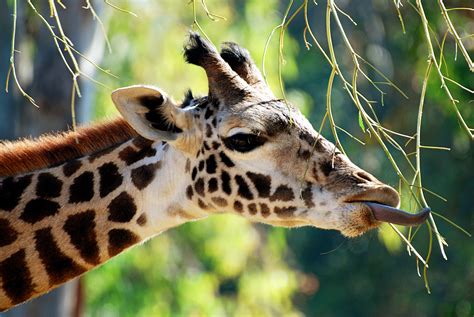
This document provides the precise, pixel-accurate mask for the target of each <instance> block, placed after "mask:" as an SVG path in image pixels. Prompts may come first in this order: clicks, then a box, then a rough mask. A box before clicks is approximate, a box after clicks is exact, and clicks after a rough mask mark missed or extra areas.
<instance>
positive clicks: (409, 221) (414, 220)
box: [363, 202, 431, 227]
mask: <svg viewBox="0 0 474 317" xmlns="http://www.w3.org/2000/svg"><path fill="white" fill-rule="evenodd" d="M363 204H365V205H367V206H368V207H369V208H370V210H371V212H372V215H373V217H374V219H375V220H377V221H382V222H389V223H392V224H396V225H402V226H410V227H411V226H417V225H420V224H422V223H423V222H424V221H425V220H426V218H428V216H429V215H430V212H431V209H430V208H424V209H422V210H421V211H420V212H419V213H416V214H411V213H408V212H406V211H403V210H401V209H397V208H394V207H390V206H387V205H383V204H379V203H375V202H363Z"/></svg>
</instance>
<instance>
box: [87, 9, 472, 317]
mask: <svg viewBox="0 0 474 317" xmlns="http://www.w3.org/2000/svg"><path fill="white" fill-rule="evenodd" d="M206 3H207V5H208V7H209V10H210V11H211V12H212V13H215V14H218V15H221V16H224V17H225V18H226V19H225V20H219V21H217V22H216V21H212V20H210V19H209V18H208V17H207V16H206V14H205V12H204V10H203V9H202V7H201V6H200V2H197V3H196V7H197V9H198V10H197V18H198V21H199V23H200V25H201V26H202V28H203V30H204V31H205V32H206V33H207V35H208V36H209V37H210V39H211V40H212V41H213V42H214V43H215V44H218V43H220V42H223V41H235V42H238V43H240V44H241V45H242V46H244V47H246V48H248V49H249V51H250V52H251V54H252V56H253V58H254V59H255V61H256V62H257V65H259V66H260V65H261V63H262V56H263V50H264V46H265V42H266V40H267V38H268V35H269V34H270V32H271V31H272V29H273V28H274V27H275V26H276V25H278V24H279V23H280V22H281V18H282V15H283V13H284V11H285V9H286V6H287V5H288V1H284V0H267V1H261V0H248V1H239V0H229V1H222V0H221V1H219V0H212V1H207V2H206ZM337 3H338V5H339V7H340V8H341V9H343V10H345V11H346V12H349V13H350V14H351V16H352V18H353V19H354V20H355V21H356V22H357V26H354V25H352V24H351V23H350V21H349V20H346V19H344V20H343V24H344V27H346V29H347V31H348V32H349V34H348V35H349V37H350V39H351V41H352V43H353V45H354V47H355V48H356V50H357V51H358V52H359V53H360V54H361V55H362V56H364V57H365V58H367V59H368V60H369V61H370V62H371V63H373V64H374V65H375V66H377V67H378V68H379V69H380V70H382V71H383V72H384V73H385V74H386V75H387V76H388V77H389V78H390V79H391V80H393V81H394V82H395V83H396V84H397V85H398V86H399V87H400V88H401V89H402V90H403V91H404V92H405V93H406V94H407V95H408V97H409V99H408V100H407V99H405V98H403V97H402V96H401V95H400V94H398V93H397V92H396V91H395V90H393V89H390V88H389V87H386V89H385V91H386V95H385V96H384V105H383V106H382V105H381V104H380V103H379V104H377V105H376V106H375V108H376V112H377V115H378V117H379V118H380V120H381V122H382V123H383V124H384V126H386V127H388V128H390V129H393V130H395V131H399V132H402V133H405V134H408V135H413V134H414V133H415V132H416V115H417V110H418V107H417V106H418V98H419V94H420V90H421V83H422V79H423V75H424V72H425V68H426V60H427V56H428V54H427V48H426V45H425V43H424V42H423V33H422V29H421V26H420V23H419V17H418V15H417V13H416V12H415V10H413V8H411V6H410V3H409V2H405V1H403V3H404V7H403V9H402V14H403V17H404V22H405V28H406V34H403V33H402V29H401V26H400V22H399V19H398V16H397V13H396V10H395V7H394V5H393V3H392V2H391V1H382V0H363V1H353V2H350V1H342V0H341V1H337ZM114 4H117V5H118V6H119V7H121V8H125V9H127V10H130V11H132V12H134V13H136V14H137V15H138V18H137V17H134V16H132V15H130V14H127V13H123V12H119V11H117V10H114V9H112V8H110V7H107V8H105V10H103V12H102V13H101V18H102V19H103V21H104V24H105V28H106V29H107V33H108V36H109V38H110V42H111V46H112V49H113V51H112V53H107V52H106V53H105V55H104V57H103V61H102V63H101V65H102V66H103V67H104V68H106V69H110V71H111V72H112V73H114V74H116V75H118V77H119V78H118V79H117V78H113V77H110V76H107V75H104V74H101V73H98V74H97V76H96V79H97V80H98V81H100V82H102V83H104V84H105V85H107V86H108V87H110V88H112V89H115V88H118V87H121V86H125V85H131V84H137V83H147V84H153V85H156V86H158V87H161V88H162V89H163V90H165V91H167V92H168V93H169V94H171V95H172V96H174V97H175V99H177V100H179V99H181V98H182V96H183V93H184V91H185V90H186V89H188V88H192V89H193V91H194V92H195V94H206V93H207V80H206V77H205V74H204V72H203V71H202V70H201V69H199V68H198V67H195V66H191V65H186V64H185V63H184V61H183V58H182V47H183V43H184V38H185V34H186V32H187V30H189V29H190V27H191V25H192V22H193V10H192V4H191V3H188V2H187V1H174V0H160V1H151V0H148V1H147V0H140V1H126V0H121V1H115V2H114ZM469 4H470V1H448V2H447V6H449V7H463V6H468V5H469ZM325 9H326V2H323V1H319V2H318V5H313V4H311V5H310V11H309V18H310V23H311V24H312V25H313V27H314V30H315V31H316V34H317V36H318V38H319V39H320V40H321V42H322V43H323V46H324V47H326V42H325V31H324V27H325V17H324V14H325ZM425 9H426V11H427V15H428V16H429V17H430V22H431V23H432V28H433V29H434V30H437V28H436V27H437V26H438V25H442V22H443V21H442V17H441V15H440V14H439V12H438V8H437V5H436V6H435V5H434V4H430V5H429V6H428V4H427V5H426V8H425ZM451 15H452V18H453V20H454V21H455V22H456V25H457V26H458V28H459V31H463V32H462V33H463V34H464V33H466V34H470V33H473V30H474V15H473V13H472V12H470V11H458V12H454V13H452V14H451ZM303 29H304V19H303V17H302V16H299V17H297V18H296V19H295V20H294V21H293V22H292V23H291V25H290V27H289V30H288V32H287V33H286V38H285V45H284V55H285V63H284V67H283V79H284V82H285V87H286V93H287V97H288V99H289V100H290V101H291V102H292V103H293V104H295V105H296V106H298V107H300V109H301V110H302V111H303V112H304V113H305V114H306V115H307V116H308V117H309V118H310V120H311V122H312V123H313V126H315V127H316V128H318V127H319V125H320V122H321V119H322V116H323V115H324V112H325V107H326V105H325V102H326V85H327V81H328V77H329V74H330V71H331V68H330V67H329V65H328V64H327V62H326V61H325V60H324V58H323V56H322V55H321V53H320V52H319V51H318V50H317V49H316V48H314V47H313V48H311V49H310V50H307V49H306V47H305V45H304V40H303ZM440 29H441V30H445V29H444V28H442V27H441V28H440ZM334 32H335V34H336V31H334ZM443 35H444V33H443V32H434V33H433V36H435V37H436V38H438V39H439V40H441V39H442V37H443ZM334 41H335V43H334V46H335V49H336V51H337V52H340V54H341V58H340V60H341V63H342V65H341V66H342V67H343V68H344V67H345V65H346V63H347V65H350V64H349V62H350V60H349V58H348V56H347V54H346V53H344V47H343V45H342V43H341V41H340V36H338V35H335V39H334ZM465 43H466V45H467V47H468V49H469V50H470V53H471V55H472V52H473V48H474V44H473V41H472V39H471V40H469V39H468V40H467V41H466V42H465ZM458 55H459V56H457V59H455V49H454V42H453V40H452V39H448V41H447V42H446V51H445V58H446V59H447V60H448V64H449V75H450V76H451V77H452V78H453V79H456V80H458V81H460V82H461V83H463V84H464V85H466V86H468V87H470V88H472V86H473V84H474V80H473V75H472V73H470V72H469V69H468V67H467V65H466V63H465V61H464V60H463V59H462V58H461V56H460V54H459V53H458ZM277 69H278V35H277V36H275V38H274V39H273V40H272V41H271V43H270V48H269V51H268V54H267V57H266V71H267V79H268V82H269V84H270V86H271V87H272V88H273V90H274V91H275V93H276V94H280V95H281V93H280V88H279V81H278V71H277ZM349 71H351V68H349ZM369 73H370V72H369ZM370 74H371V75H373V76H375V75H376V74H375V73H373V72H372V73H370ZM435 77H436V76H435V75H434V74H433V75H432V77H431V78H432V80H430V82H429V88H428V89H429V90H428V95H427V100H426V105H425V108H426V109H425V113H424V125H423V131H422V133H423V136H422V140H423V143H424V144H427V145H437V146H445V147H449V148H451V151H432V150H423V152H422V172H423V181H424V185H425V186H426V187H427V188H428V189H430V190H433V191H435V192H437V193H439V194H441V195H442V196H444V197H446V198H447V199H448V201H447V202H444V201H442V200H440V199H438V198H436V197H435V196H433V195H430V194H426V195H427V199H428V202H429V204H430V206H431V207H432V208H433V210H435V211H437V212H439V213H441V214H443V215H444V216H446V217H448V218H449V219H451V220H453V221H455V222H456V223H458V224H459V225H461V226H462V227H463V228H465V229H466V230H468V231H469V232H474V208H473V207H472V206H473V204H472V201H471V199H472V198H473V194H474V172H473V169H474V164H473V163H474V159H473V158H474V155H473V143H472V141H471V140H469V138H468V136H467V135H466V134H465V132H464V131H462V130H461V129H460V127H459V124H458V122H457V120H456V117H455V115H454V114H453V112H452V111H451V106H450V105H449V101H448V99H447V98H446V96H445V94H444V92H443V91H442V90H441V88H440V83H439V81H438V80H436V79H435ZM349 78H350V73H349ZM360 89H361V91H363V92H364V94H365V95H366V96H368V97H370V99H373V100H380V95H379V94H378V92H377V91H376V90H375V89H373V88H372V87H371V86H369V85H368V84H367V82H364V81H363V80H361V83H360ZM452 90H453V92H454V94H455V96H456V98H457V99H459V100H460V108H461V109H462V113H463V114H464V116H465V118H466V121H467V122H468V124H470V126H473V125H474V110H473V108H472V107H473V101H472V99H473V98H472V94H469V93H467V92H465V91H463V90H461V89H458V88H456V87H455V86H453V87H452ZM110 91H111V90H110V89H106V88H101V87H99V88H97V89H96V92H95V93H94V95H93V98H92V102H93V104H94V110H93V114H94V115H93V116H94V119H95V120H100V119H103V118H104V117H113V116H116V115H117V112H116V110H115V109H114V107H113V105H112V102H111V101H110V97H109V96H110ZM332 95H333V112H334V116H335V119H336V121H337V123H338V125H339V126H341V127H343V128H344V129H346V130H347V131H349V132H350V133H352V134H353V135H355V136H356V137H358V138H359V139H361V140H363V141H364V142H365V143H366V145H365V146H361V145H360V144H359V143H357V142H355V141H354V140H353V139H351V138H350V137H348V136H347V135H345V134H344V133H340V137H341V140H342V144H343V145H344V148H345V150H346V151H347V153H348V155H349V157H350V158H351V159H352V160H353V161H354V162H355V163H356V164H358V165H359V166H361V167H362V168H364V169H366V170H367V171H369V172H371V173H373V174H374V175H376V176H377V177H378V178H380V179H382V180H384V181H386V182H388V183H389V184H392V185H393V186H395V187H396V186H397V185H398V178H397V176H396V173H395V172H394V171H393V169H392V168H391V165H390V163H389V162H388V160H387V159H386V157H385V155H384V153H383V151H382V150H381V149H380V148H379V147H378V146H377V145H376V142H375V140H374V139H373V138H371V137H370V135H368V134H364V133H363V132H362V131H361V128H360V127H359V124H358V119H357V116H358V113H357V110H356V108H355V107H354V105H353V104H352V102H351V101H350V99H349V98H348V96H347V94H346V93H345V91H344V90H343V89H342V88H341V85H340V82H339V81H338V80H337V79H336V83H335V86H334V88H333V93H332ZM323 134H324V135H325V136H326V137H327V138H328V139H330V140H333V137H332V135H331V132H330V130H329V128H328V126H326V127H325V129H324V130H323ZM399 140H401V139H399ZM412 143H413V142H412ZM413 146H414V145H413V144H410V145H409V146H408V147H407V149H406V151H407V152H411V151H413V149H414V147H413ZM391 150H393V149H391ZM392 152H393V153H394V155H395V158H397V160H398V161H399V162H400V165H401V167H402V168H404V169H405V170H407V166H406V164H404V163H403V160H402V158H401V156H399V155H397V153H396V151H395V150H393V151H392ZM404 203H405V204H408V203H409V202H407V200H405V202H404ZM436 220H437V223H438V226H439V229H440V232H441V233H442V234H443V235H444V236H445V238H446V239H447V241H448V243H449V248H448V249H447V250H448V252H447V253H448V261H444V260H443V259H442V257H441V254H440V252H439V249H438V248H437V246H436V243H435V244H434V247H433V254H432V258H431V260H430V269H429V270H428V278H429V282H430V285H431V290H432V293H431V294H428V293H427V291H426V289H425V285H424V281H423V278H421V277H419V276H418V275H417V269H416V263H415V259H414V257H413V256H412V257H409V256H408V254H407V252H406V249H405V246H404V244H403V243H402V242H401V241H400V240H399V238H398V237H397V236H396V235H395V234H394V232H393V231H392V230H391V229H390V228H389V227H382V228H381V229H380V230H375V231H371V232H369V233H367V234H366V235H364V236H362V237H360V238H356V239H346V238H344V237H343V236H341V235H340V234H339V233H337V232H333V231H323V230H317V229H311V228H300V229H293V230H288V229H281V228H272V227H269V226H264V225H260V224H253V223H250V222H248V221H247V220H245V219H243V218H240V217H237V216H233V215H219V216H213V217H210V218H208V219H206V220H203V221H199V222H194V223H190V224H186V225H184V226H181V227H179V228H177V229H173V230H171V231H169V232H166V233H163V234H161V235H159V236H157V237H156V238H154V239H152V240H151V241H148V242H146V243H144V245H141V246H139V247H135V248H133V249H132V250H130V251H128V252H126V253H125V254H122V255H121V256H119V257H117V258H115V259H113V260H111V261H110V262H108V263H107V264H106V265H104V266H102V267H100V268H98V269H96V270H94V271H92V272H90V273H88V274H87V275H86V276H85V296H86V311H85V315H86V316H105V317H106V316H226V315H227V316H302V315H307V316H473V314H474V243H473V241H472V239H471V238H469V237H467V236H466V235H464V234H462V233H461V232H460V231H458V230H457V229H455V228H454V227H453V226H451V225H449V224H448V223H447V222H445V221H443V220H441V219H439V218H436ZM428 239H429V238H428V233H427V230H426V226H424V227H423V228H422V229H421V230H420V232H419V233H418V235H417V237H416V238H415V246H416V247H417V249H418V250H419V251H420V252H421V253H422V254H423V255H426V252H427V248H428Z"/></svg>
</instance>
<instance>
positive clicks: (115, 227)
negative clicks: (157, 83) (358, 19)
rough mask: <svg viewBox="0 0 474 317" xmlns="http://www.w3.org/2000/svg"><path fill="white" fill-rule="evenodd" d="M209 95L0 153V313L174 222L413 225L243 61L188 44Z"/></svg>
mask: <svg viewBox="0 0 474 317" xmlns="http://www.w3.org/2000/svg"><path fill="white" fill-rule="evenodd" d="M184 57H185V59H186V61H187V62H188V63H190V64H194V65H197V66H200V67H202V68H203V69H204V70H205V72H206V74H207V78H208V84H209V93H208V95H207V96H204V97H198V98H195V97H193V95H192V93H191V92H190V91H189V92H188V93H187V94H186V96H185V98H184V100H183V101H182V102H181V103H176V102H175V101H173V99H172V98H170V97H169V96H167V95H166V93H165V92H163V91H162V90H160V89H159V88H156V87H153V86H147V85H136V86H130V87H125V88H120V89H117V90H115V91H114V92H113V93H112V100H113V102H114V104H115V106H116V107H117V109H118V110H119V112H120V114H121V118H118V119H115V120H112V121H110V122H106V123H101V124H96V125H92V126H89V127H84V128H80V129H78V130H77V131H75V132H68V133H62V134H56V135H46V136H42V137H40V138H38V139H36V140H30V139H26V140H21V141H16V142H3V143H1V144H0V310H1V311H4V310H7V309H9V308H11V307H13V306H15V305H17V304H19V303H22V302H24V301H26V300H28V299H31V298H33V297H36V296H38V295H41V294H43V293H45V292H48V291H49V290H51V289H53V288H55V287H57V286H59V285H61V284H62V283H64V282H66V281H68V280H70V279H72V278H75V277H77V276H80V275H81V274H83V273H85V272H87V271H89V270H91V269H93V268H95V267H97V266H98V265H101V264H102V263H104V262H106V261H107V260H109V259H110V258H112V257H114V256H116V255H118V254H119V253H121V252H122V251H124V250H126V249H127V248H129V247H131V246H133V245H136V244H139V243H141V242H143V241H145V240H147V239H149V238H151V237H153V236H154V235H157V234H159V233H161V232H163V231H165V230H167V229H169V228H172V227H175V226H178V225H180V224H183V223H186V222H189V221H194V220H198V219H202V218H205V217H207V216H209V215H212V214H215V213H219V212H233V213H237V214H240V215H242V216H243V217H246V218H248V219H250V220H251V221H256V222H263V223H266V224H271V225H275V226H284V227H300V226H313V227H318V228H323V229H336V230H339V231H340V232H341V233H342V234H343V235H345V236H347V237H354V236H358V235H360V234H362V233H364V232H366V231H367V230H369V229H372V228H375V227H377V226H378V225H379V224H380V223H381V222H384V221H385V222H392V223H398V224H402V225H416V224H420V223H422V222H423V221H424V220H425V219H426V217H427V216H428V213H429V210H424V211H422V212H420V213H418V214H409V213H406V212H404V211H402V210H399V209H396V207H397V206H398V205H399V196H398V194H397V192H396V191H395V190H394V189H393V188H392V187H390V186H388V185H386V184H384V183H382V182H380V181H379V180H377V179H376V178H375V177H374V176H372V175H371V174H369V173H368V172H366V171H364V170H362V169H361V168H359V167H357V166H356V165H354V164H353V163H352V162H351V161H350V160H349V159H348V158H347V157H346V156H345V155H343V154H342V153H341V152H340V151H339V150H338V149H337V148H336V147H335V146H334V145H333V144H332V143H331V142H329V141H327V140H326V139H325V138H324V137H322V136H321V135H319V134H318V133H317V132H316V131H315V130H314V129H313V128H312V126H311V124H310V123H309V122H308V120H307V119H306V118H304V116H303V115H302V114H301V113H300V112H299V110H298V109H297V108H295V107H293V106H292V105H290V104H287V103H286V102H285V101H284V100H280V99H277V98H275V96H274V95H273V93H272V92H271V90H270V89H269V87H268V86H267V85H266V83H265V81H264V79H263V77H262V75H261V73H260V72H259V70H258V69H257V67H256V66H255V64H254V62H253V61H252V59H251V57H250V55H249V53H248V51H247V50H246V49H244V48H242V47H240V46H238V45H237V44H235V43H231V42H227V43H224V44H223V48H222V50H221V51H220V52H218V51H217V49H216V48H215V47H214V46H212V45H211V44H210V43H209V42H208V41H206V40H205V39H203V38H202V37H200V36H199V35H198V34H196V33H190V35H189V39H188V41H187V44H186V45H185V48H184Z"/></svg>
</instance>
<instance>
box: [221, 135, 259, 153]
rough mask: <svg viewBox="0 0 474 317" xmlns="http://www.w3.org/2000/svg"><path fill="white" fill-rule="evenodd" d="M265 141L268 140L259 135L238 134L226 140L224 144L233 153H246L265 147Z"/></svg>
mask: <svg viewBox="0 0 474 317" xmlns="http://www.w3.org/2000/svg"><path fill="white" fill-rule="evenodd" d="M265 141H266V138H264V137H262V136H259V135H255V134H247V133H237V134H234V135H233V136H230V137H228V138H226V139H224V144H225V146H227V147H228V148H229V149H231V150H233V151H237V152H242V153H245V152H250V151H252V150H253V149H255V148H257V147H259V146H261V145H263V144H264V143H265Z"/></svg>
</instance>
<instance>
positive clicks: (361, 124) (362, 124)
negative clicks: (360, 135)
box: [359, 111, 365, 133]
mask: <svg viewBox="0 0 474 317" xmlns="http://www.w3.org/2000/svg"><path fill="white" fill-rule="evenodd" d="M359 127H360V128H361V129H362V132H364V133H365V126H364V121H363V120H362V114H361V113H360V111H359Z"/></svg>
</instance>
